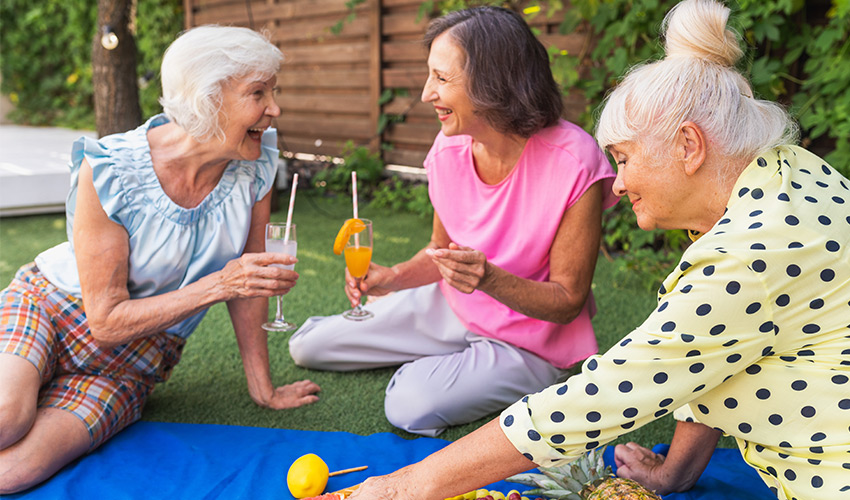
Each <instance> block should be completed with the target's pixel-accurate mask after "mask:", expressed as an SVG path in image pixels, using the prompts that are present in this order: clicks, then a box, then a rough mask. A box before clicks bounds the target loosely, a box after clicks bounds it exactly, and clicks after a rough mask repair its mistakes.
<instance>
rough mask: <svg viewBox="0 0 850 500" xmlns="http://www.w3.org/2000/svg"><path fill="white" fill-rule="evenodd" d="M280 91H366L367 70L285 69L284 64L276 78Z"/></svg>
mask: <svg viewBox="0 0 850 500" xmlns="http://www.w3.org/2000/svg"><path fill="white" fill-rule="evenodd" d="M277 84H278V86H279V87H280V88H281V89H282V90H285V89H310V88H317V89H327V88H341V89H368V88H369V70H368V69H355V70H344V71H343V70H321V69H320V70H314V69H303V68H302V69H299V68H291V67H287V65H285V64H284V66H283V68H282V69H281V71H280V73H278V76H277Z"/></svg>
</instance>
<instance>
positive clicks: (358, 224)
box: [334, 219, 366, 255]
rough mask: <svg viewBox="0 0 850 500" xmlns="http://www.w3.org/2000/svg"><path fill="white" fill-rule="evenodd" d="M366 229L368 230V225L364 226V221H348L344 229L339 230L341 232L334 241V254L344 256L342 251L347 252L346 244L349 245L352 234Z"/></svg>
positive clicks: (343, 226) (344, 224)
mask: <svg viewBox="0 0 850 500" xmlns="http://www.w3.org/2000/svg"><path fill="white" fill-rule="evenodd" d="M364 229H366V224H364V223H363V221H362V220H360V219H348V220H346V221H345V223H343V225H342V227H341V228H339V232H338V233H336V239H335V240H334V253H335V254H337V255H342V251H343V250H345V244H346V243H348V238H350V237H351V235H352V234H355V233H359V232H360V231H362V230H364Z"/></svg>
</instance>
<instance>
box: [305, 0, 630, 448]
mask: <svg viewBox="0 0 850 500" xmlns="http://www.w3.org/2000/svg"><path fill="white" fill-rule="evenodd" d="M425 45H426V47H427V48H428V50H429V56H428V68H429V76H428V80H427V81H426V82H425V88H424V90H423V91H422V101H423V102H426V103H430V104H432V105H433V106H434V111H435V112H436V115H437V118H438V119H439V120H440V123H441V130H440V133H439V135H438V136H437V138H436V139H435V141H434V144H433V146H432V147H431V151H430V152H429V153H428V156H427V158H426V160H425V169H426V172H427V174H428V190H429V195H430V199H431V202H432V204H433V206H434V211H435V215H434V223H433V233H432V235H431V242H430V243H429V244H428V245H427V246H426V247H425V248H423V249H422V250H421V251H420V252H419V253H417V254H416V255H415V256H413V257H412V258H411V259H410V260H408V261H405V262H401V263H399V264H396V265H394V266H392V267H385V266H381V265H378V264H375V263H373V264H372V265H371V267H370V268H369V271H368V274H367V276H366V278H365V280H364V281H363V283H362V285H361V287H360V288H359V289H358V288H357V286H355V283H354V280H353V279H352V278H351V277H350V276H348V277H347V287H346V293H347V294H348V296H349V298H350V300H351V302H352V305H354V304H357V303H359V301H360V298H361V295H362V294H366V293H368V294H370V295H385V294H388V293H389V292H396V293H394V294H392V295H391V296H389V297H386V298H382V299H381V300H379V301H377V302H375V303H374V304H371V305H369V306H368V307H369V308H370V309H371V310H372V311H373V312H374V315H375V317H374V318H372V319H369V320H366V321H362V322H352V321H348V320H346V319H344V318H342V317H340V316H332V317H328V318H311V319H310V320H308V322H307V323H305V325H304V326H303V327H302V328H301V329H300V330H299V331H298V332H296V333H295V334H294V335H293V337H292V339H291V341H290V352H291V354H292V357H293V359H294V360H295V362H296V363H297V364H299V365H301V366H305V367H309V368H315V369H322V370H358V369H367V368H376V367H384V366H398V365H401V367H400V368H399V369H398V371H397V372H396V373H395V375H394V376H393V378H392V380H391V381H390V383H389V386H388V387H387V394H386V399H385V412H386V415H387V418H388V419H389V421H390V422H391V423H392V424H393V425H395V426H397V427H400V428H402V429H405V430H407V431H409V432H413V433H417V434H424V435H429V436H435V435H437V434H439V433H440V432H442V431H443V430H444V429H445V428H446V427H448V426H451V425H459V424H463V423H467V422H471V421H473V420H476V419H478V418H481V417H483V416H485V415H488V414H489V413H491V412H494V411H499V410H501V409H503V408H505V406H507V405H508V404H509V403H511V402H512V401H515V400H516V399H517V398H518V397H520V396H521V395H523V394H526V393H528V392H534V391H537V390H540V389H542V388H543V387H546V386H548V385H550V384H552V383H554V382H555V381H557V380H562V379H563V378H564V377H565V376H566V373H567V370H568V369H570V368H571V367H573V366H574V365H576V364H577V363H579V362H580V361H582V360H583V359H585V358H587V356H590V355H591V354H593V353H595V352H596V351H597V346H596V338H595V336H594V333H593V327H592V325H591V322H590V319H591V317H592V315H593V313H594V311H595V308H594V303H593V298H592V295H591V293H590V285H591V280H592V277H593V271H594V269H595V266H596V257H597V254H598V252H599V238H600V233H601V214H602V211H603V210H604V209H605V208H606V207H609V206H611V205H613V204H614V203H615V202H616V197H615V196H613V194H612V193H611V191H610V186H611V182H612V180H613V176H614V172H613V169H612V168H611V166H610V164H609V162H608V160H607V159H606V158H605V155H604V154H603V153H602V151H601V150H600V149H599V147H598V146H597V145H596V143H595V142H594V141H593V139H592V137H591V136H590V135H589V134H587V133H586V132H584V131H583V130H582V129H581V128H579V127H578V126H576V125H574V124H572V123H569V122H567V121H564V120H562V119H560V114H561V110H562V108H563V104H562V101H561V93H560V91H559V89H558V86H557V84H556V83H555V81H554V79H553V78H552V73H551V70H550V68H549V59H548V55H547V53H546V49H545V48H544V47H543V46H542V45H541V43H540V42H539V41H538V40H537V39H536V38H535V36H534V34H533V33H532V32H531V29H530V28H529V27H528V25H527V24H526V23H525V21H523V19H522V18H521V17H520V16H519V15H518V14H516V13H514V12H512V11H510V10H506V9H501V8H495V7H478V8H472V9H467V10H464V11H459V12H454V13H451V14H448V15H447V16H445V17H442V18H439V19H437V20H435V21H434V22H433V23H432V24H431V25H430V27H429V29H428V32H427V34H426V36H425Z"/></svg>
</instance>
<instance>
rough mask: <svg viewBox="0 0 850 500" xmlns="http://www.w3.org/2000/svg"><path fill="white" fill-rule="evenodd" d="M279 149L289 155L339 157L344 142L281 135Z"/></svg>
mask: <svg viewBox="0 0 850 500" xmlns="http://www.w3.org/2000/svg"><path fill="white" fill-rule="evenodd" d="M280 142H281V144H280V146H279V147H280V148H281V150H283V151H289V152H290V153H307V154H313V155H326V156H340V155H341V154H342V149H343V147H344V146H345V142H346V141H344V140H342V141H341V140H333V139H329V140H321V141H316V140H315V139H306V138H304V137H297V136H289V135H286V134H282V135H281V141H280Z"/></svg>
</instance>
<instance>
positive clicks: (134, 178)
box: [68, 115, 168, 225]
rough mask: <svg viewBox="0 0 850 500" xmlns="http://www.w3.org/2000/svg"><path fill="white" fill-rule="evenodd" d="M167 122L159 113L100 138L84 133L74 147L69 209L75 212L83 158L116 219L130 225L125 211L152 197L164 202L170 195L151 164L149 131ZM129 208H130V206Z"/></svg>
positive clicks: (105, 207) (106, 209)
mask: <svg viewBox="0 0 850 500" xmlns="http://www.w3.org/2000/svg"><path fill="white" fill-rule="evenodd" d="M165 123H168V119H167V118H166V117H165V116H164V115H157V116H154V117H152V118H151V119H149V120H148V121H147V122H145V123H144V124H142V125H141V126H139V127H137V128H136V129H134V130H130V131H128V132H123V133H120V134H113V135H109V136H106V137H102V138H100V139H92V138H90V137H82V138H80V139H79V140H77V141H76V142H75V143H74V145H73V148H72V150H71V185H72V195H74V196H69V198H68V205H69V212H71V213H72V212H73V206H72V205H75V201H76V200H75V198H76V196H75V193H76V187H77V182H78V175H79V171H80V167H81V165H82V162H83V159H86V160H87V161H88V163H89V166H90V167H91V169H92V181H93V184H94V188H95V191H96V192H97V196H98V199H99V200H100V204H101V206H102V207H103V210H104V212H106V215H107V216H108V217H109V218H110V219H111V220H113V221H115V222H117V223H119V224H123V225H127V221H126V220H122V219H123V218H124V217H123V216H122V214H123V213H132V212H133V210H132V209H133V208H140V207H139V206H138V205H139V204H147V203H149V202H150V201H153V202H154V203H156V204H161V203H162V202H163V200H161V199H159V198H167V197H166V196H165V193H164V192H162V190H161V189H159V181H158V179H157V178H156V173H155V172H154V170H153V168H152V164H151V155H150V146H149V144H148V139H147V131H148V130H149V129H151V128H153V127H157V126H159V125H162V124H165ZM156 191H159V193H160V195H159V196H154V198H157V199H154V200H150V199H148V198H149V197H150V194H151V192H154V193H155V192H156ZM128 208H129V209H130V210H127V209H128Z"/></svg>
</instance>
